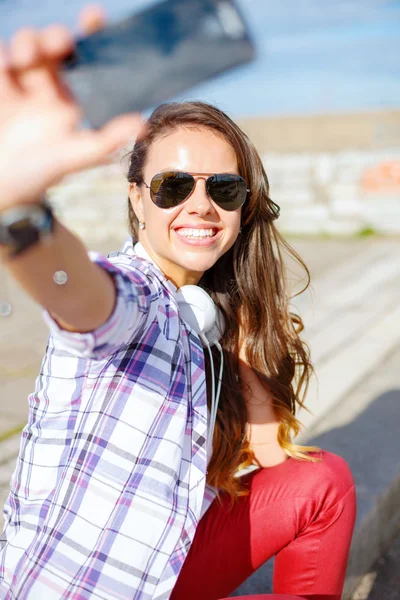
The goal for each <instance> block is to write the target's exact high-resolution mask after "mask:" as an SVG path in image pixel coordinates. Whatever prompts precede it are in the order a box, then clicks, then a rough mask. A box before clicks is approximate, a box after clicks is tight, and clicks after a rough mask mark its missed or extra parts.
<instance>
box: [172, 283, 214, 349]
mask: <svg viewBox="0 0 400 600" xmlns="http://www.w3.org/2000/svg"><path fill="white" fill-rule="evenodd" d="M176 300H177V303H178V307H179V313H180V316H181V318H182V320H183V321H185V323H187V324H188V325H189V326H190V327H191V328H192V329H193V330H194V331H195V332H196V333H197V335H204V336H206V337H207V340H208V343H209V344H212V343H215V342H216V341H218V340H219V339H220V337H221V335H222V334H221V332H220V330H221V327H223V318H222V314H219V313H220V311H219V310H218V309H217V307H216V305H215V304H214V301H213V299H212V298H211V297H210V296H209V295H208V294H207V292H205V291H204V290H203V289H202V288H201V287H199V286H197V285H184V286H182V287H181V288H179V290H178V291H177V293H176ZM209 336H210V337H209ZM211 340H215V341H211Z"/></svg>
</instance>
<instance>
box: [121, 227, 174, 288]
mask: <svg viewBox="0 0 400 600" xmlns="http://www.w3.org/2000/svg"><path fill="white" fill-rule="evenodd" d="M127 244H128V247H127V248H126V247H125V248H126V250H128V254H133V255H135V254H136V256H139V258H143V259H144V260H147V262H149V263H150V264H151V265H152V266H153V267H154V268H155V269H157V272H158V273H157V274H158V275H161V276H162V279H163V281H164V283H165V285H166V286H167V287H168V289H169V290H170V291H171V292H173V293H174V294H175V293H176V291H177V288H176V286H175V285H174V284H173V283H172V281H169V279H167V278H166V277H165V274H164V273H163V272H162V270H161V269H160V267H159V266H158V265H157V263H155V262H154V260H153V259H152V258H151V256H150V254H149V253H148V252H147V250H146V248H145V247H144V246H143V244H141V243H140V242H136V240H133V239H132V240H130V243H129V241H128V242H127Z"/></svg>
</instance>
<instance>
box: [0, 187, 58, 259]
mask: <svg viewBox="0 0 400 600" xmlns="http://www.w3.org/2000/svg"><path fill="white" fill-rule="evenodd" d="M53 229H54V215H53V211H52V209H51V206H50V204H49V203H48V202H47V201H46V200H45V199H44V200H41V201H40V202H38V203H35V204H21V205H19V206H12V207H11V208H7V209H5V210H3V211H1V212H0V247H3V248H5V249H6V250H7V251H8V256H9V257H14V256H18V255H19V254H22V252H25V250H27V249H28V248H30V247H31V246H34V245H35V244H37V243H39V242H43V241H45V240H46V239H48V238H49V237H50V236H51V235H52V232H53Z"/></svg>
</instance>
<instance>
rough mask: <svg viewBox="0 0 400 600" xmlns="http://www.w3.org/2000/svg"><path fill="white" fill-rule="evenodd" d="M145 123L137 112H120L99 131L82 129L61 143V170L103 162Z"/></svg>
mask: <svg viewBox="0 0 400 600" xmlns="http://www.w3.org/2000/svg"><path fill="white" fill-rule="evenodd" d="M144 131H145V123H144V121H143V119H142V117H141V116H140V115H123V116H119V117H116V118H114V119H112V120H111V121H109V122H108V123H107V124H106V125H104V127H102V128H101V129H99V130H98V131H93V130H87V129H86V130H83V131H80V132H78V133H77V134H76V135H74V138H73V140H72V141H71V142H70V143H67V144H65V145H64V148H63V151H62V162H63V164H64V165H65V168H64V169H63V171H64V174H67V173H73V172H75V171H80V170H81V169H87V168H90V167H95V166H98V165H101V164H104V163H106V162H107V161H108V160H109V158H110V157H109V155H110V154H111V153H113V152H115V151H116V150H118V149H119V148H121V147H122V146H123V145H124V144H125V143H127V142H129V143H132V139H135V138H137V137H138V136H139V135H143V133H144Z"/></svg>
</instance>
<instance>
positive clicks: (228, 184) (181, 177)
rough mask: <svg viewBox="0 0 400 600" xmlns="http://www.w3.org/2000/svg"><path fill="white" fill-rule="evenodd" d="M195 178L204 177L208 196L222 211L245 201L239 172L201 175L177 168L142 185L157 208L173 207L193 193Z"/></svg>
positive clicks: (231, 208)
mask: <svg viewBox="0 0 400 600" xmlns="http://www.w3.org/2000/svg"><path fill="white" fill-rule="evenodd" d="M198 179H204V181H205V182H206V190H207V194H208V196H209V197H210V198H211V200H212V201H213V202H215V204H217V205H218V206H219V207H220V208H222V209H223V210H237V209H238V208H240V207H241V206H242V205H243V204H244V203H245V201H246V199H247V197H248V195H249V193H250V190H249V189H248V188H247V183H246V182H245V180H244V179H243V177H240V175H231V174H230V173H222V174H215V175H211V176H210V177H204V175H202V174H200V173H199V174H196V173H194V175H191V174H190V173H181V172H179V171H166V172H165V173H157V175H154V177H153V179H152V180H151V182H150V185H147V183H144V182H143V184H144V185H145V186H146V187H147V188H148V189H149V190H150V197H151V199H152V201H153V202H154V204H156V205H157V206H158V207H159V208H173V207H174V206H178V205H179V204H182V202H185V200H187V199H188V198H189V196H190V195H191V193H192V192H193V190H194V188H195V186H196V182H197V180H198Z"/></svg>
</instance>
